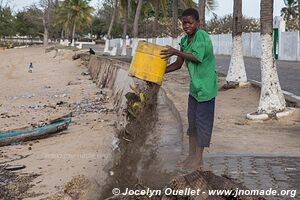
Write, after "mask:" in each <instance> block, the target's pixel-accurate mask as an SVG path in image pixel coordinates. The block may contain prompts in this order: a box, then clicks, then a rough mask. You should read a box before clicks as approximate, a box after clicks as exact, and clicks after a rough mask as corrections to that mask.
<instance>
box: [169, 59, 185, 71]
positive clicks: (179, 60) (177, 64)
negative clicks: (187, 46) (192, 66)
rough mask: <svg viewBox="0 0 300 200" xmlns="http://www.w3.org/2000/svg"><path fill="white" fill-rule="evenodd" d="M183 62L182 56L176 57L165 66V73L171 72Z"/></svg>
mask: <svg viewBox="0 0 300 200" xmlns="http://www.w3.org/2000/svg"><path fill="white" fill-rule="evenodd" d="M183 62H184V59H183V58H182V57H177V59H176V61H175V62H173V63H172V64H171V65H169V66H167V69H166V73H169V72H173V71H176V70H178V69H180V68H181V66H182V64H183Z"/></svg>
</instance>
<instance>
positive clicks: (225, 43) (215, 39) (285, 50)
mask: <svg viewBox="0 0 300 200" xmlns="http://www.w3.org/2000/svg"><path fill="white" fill-rule="evenodd" d="M180 39H181V37H178V42H180ZM211 39H212V43H213V46H214V53H215V54H216V55H231V53H232V36H231V34H220V35H211ZM130 40H133V39H127V42H126V44H128V45H129V44H131V47H133V50H134V49H135V47H136V41H134V42H131V43H130ZM138 40H146V41H148V42H152V43H153V42H154V41H155V43H156V44H158V45H162V46H166V45H170V46H172V38H171V37H165V38H147V39H146V38H138ZM242 42H243V55H244V56H248V57H255V58H260V57H261V55H262V50H261V38H260V33H259V32H256V33H244V34H243V36H242ZM109 46H110V48H112V47H117V48H121V46H122V39H120V38H117V39H112V40H110V45H109ZM174 47H176V46H174ZM133 52H134V51H133ZM279 60H287V61H300V38H299V33H298V32H281V33H280V37H279Z"/></svg>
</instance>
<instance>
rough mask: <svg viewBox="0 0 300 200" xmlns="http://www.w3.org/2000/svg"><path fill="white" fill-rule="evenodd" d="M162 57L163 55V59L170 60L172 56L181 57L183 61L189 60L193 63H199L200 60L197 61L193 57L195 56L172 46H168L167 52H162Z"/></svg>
mask: <svg viewBox="0 0 300 200" xmlns="http://www.w3.org/2000/svg"><path fill="white" fill-rule="evenodd" d="M161 55H163V57H162V59H168V58H170V57H171V56H174V55H175V56H177V57H180V58H182V59H186V60H189V61H192V62H199V60H197V58H195V57H194V56H193V54H191V53H184V52H182V51H179V50H177V49H175V48H173V47H171V46H167V49H165V50H162V51H161Z"/></svg>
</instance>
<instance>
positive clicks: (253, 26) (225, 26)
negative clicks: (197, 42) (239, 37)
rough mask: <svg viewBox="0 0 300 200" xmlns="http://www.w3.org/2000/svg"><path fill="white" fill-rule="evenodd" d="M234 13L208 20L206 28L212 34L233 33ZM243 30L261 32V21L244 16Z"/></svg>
mask: <svg viewBox="0 0 300 200" xmlns="http://www.w3.org/2000/svg"><path fill="white" fill-rule="evenodd" d="M232 23H233V18H232V15H226V16H224V17H221V18H219V17H214V18H213V19H211V20H210V21H208V22H207V25H206V28H207V31H208V32H209V33H210V34H226V33H232ZM242 25H243V28H242V31H243V32H259V31H260V22H259V20H258V19H254V18H247V17H243V19H242Z"/></svg>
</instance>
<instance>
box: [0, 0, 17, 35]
mask: <svg viewBox="0 0 300 200" xmlns="http://www.w3.org/2000/svg"><path fill="white" fill-rule="evenodd" d="M14 21H15V18H14V16H13V14H12V10H11V8H10V7H9V6H7V5H5V6H3V5H2V1H0V36H11V35H14V34H15V29H14V26H12V24H13V23H14Z"/></svg>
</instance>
